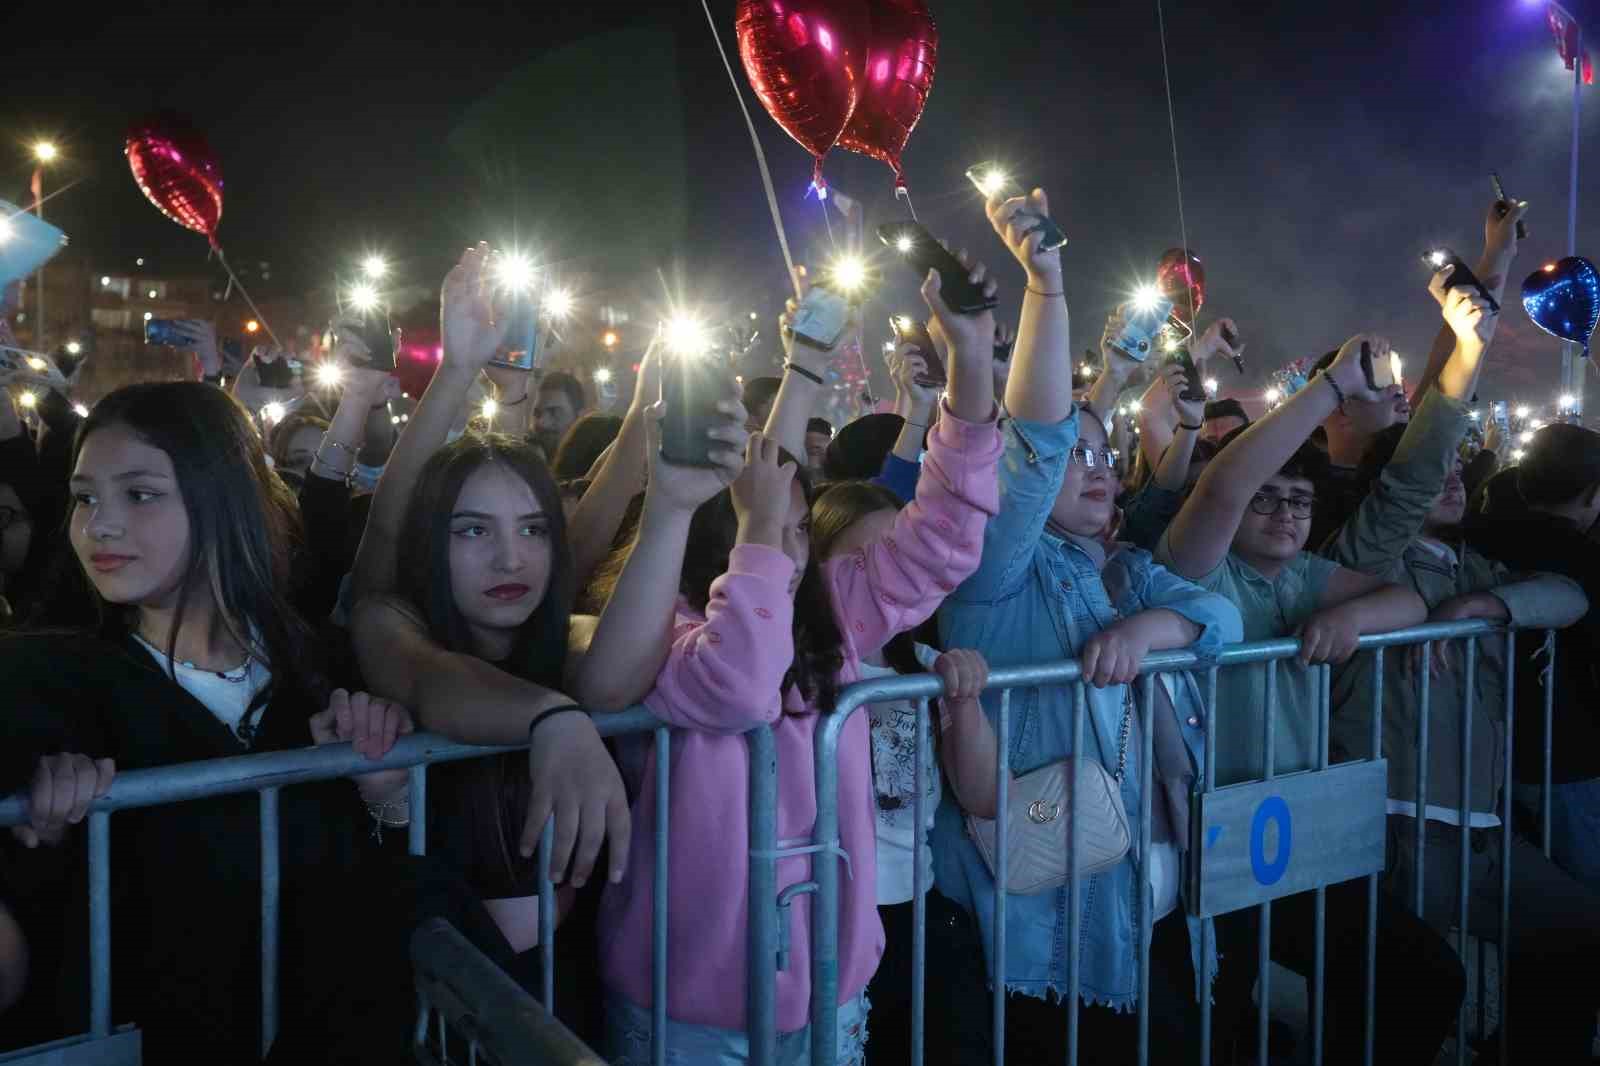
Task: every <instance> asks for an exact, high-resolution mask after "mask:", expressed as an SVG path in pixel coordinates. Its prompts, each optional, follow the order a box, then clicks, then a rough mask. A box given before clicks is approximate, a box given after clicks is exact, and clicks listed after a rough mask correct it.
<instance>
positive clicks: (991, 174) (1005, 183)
mask: <svg viewBox="0 0 1600 1066" xmlns="http://www.w3.org/2000/svg"><path fill="white" fill-rule="evenodd" d="M967 180H968V181H970V182H972V184H973V185H974V186H975V187H976V188H977V190H978V191H979V192H980V193H982V194H983V196H984V198H985V199H993V198H995V197H999V198H1000V199H1001V200H1012V199H1015V198H1016V197H1018V196H1026V195H1027V193H1025V192H1024V191H1023V189H1022V186H1020V185H1018V184H1017V183H1016V182H1014V181H1012V180H1011V179H1010V178H1005V177H998V175H997V172H996V171H995V170H994V169H993V168H992V167H986V166H983V165H981V164H980V165H979V166H975V167H968V168H967ZM1020 214H1022V215H1024V216H1026V217H1028V218H1031V219H1033V220H1034V223H1035V224H1034V227H1033V230H1032V231H1030V232H1034V231H1037V232H1041V233H1042V234H1043V235H1044V236H1043V239H1042V240H1041V241H1040V242H1039V250H1040V251H1042V252H1053V251H1056V250H1057V249H1059V248H1064V247H1066V244H1067V235H1066V234H1065V233H1063V232H1062V231H1061V227H1060V226H1058V225H1057V224H1056V220H1055V219H1053V218H1051V217H1050V216H1049V215H1041V214H1039V213H1038V212H1037V211H1023V212H1020Z"/></svg>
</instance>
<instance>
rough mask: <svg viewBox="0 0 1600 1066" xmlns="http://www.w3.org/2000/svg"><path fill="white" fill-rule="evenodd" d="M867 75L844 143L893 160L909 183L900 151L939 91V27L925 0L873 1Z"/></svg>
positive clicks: (897, 173) (897, 172)
mask: <svg viewBox="0 0 1600 1066" xmlns="http://www.w3.org/2000/svg"><path fill="white" fill-rule="evenodd" d="M865 6H866V8H867V10H868V13H869V15H868V21H869V23H870V26H869V29H868V38H867V64H866V74H865V77H863V78H862V82H861V99H860V101H859V102H858V103H857V104H856V110H855V114H853V115H851V116H850V124H849V125H848V126H846V127H845V128H844V132H843V133H841V134H840V135H839V147H840V148H847V149H849V150H850V151H852V152H860V153H861V154H862V155H870V156H872V157H873V158H874V159H881V160H883V161H884V162H885V163H887V164H889V167H890V169H892V170H893V171H894V177H895V183H896V184H897V185H904V184H905V178H904V176H903V174H902V172H901V169H900V154H901V153H902V152H904V151H905V148H906V141H907V140H909V139H910V137H911V131H912V130H914V129H916V128H917V120H918V119H920V118H921V117H922V109H923V108H924V107H926V106H927V104H928V94H929V93H930V92H932V91H933V71H934V68H935V67H937V66H938V63H939V28H938V27H937V26H935V25H934V23H933V16H932V15H930V14H929V13H928V6H927V5H926V4H924V3H923V2H922V0H869V2H868V3H867V4H866V5H865Z"/></svg>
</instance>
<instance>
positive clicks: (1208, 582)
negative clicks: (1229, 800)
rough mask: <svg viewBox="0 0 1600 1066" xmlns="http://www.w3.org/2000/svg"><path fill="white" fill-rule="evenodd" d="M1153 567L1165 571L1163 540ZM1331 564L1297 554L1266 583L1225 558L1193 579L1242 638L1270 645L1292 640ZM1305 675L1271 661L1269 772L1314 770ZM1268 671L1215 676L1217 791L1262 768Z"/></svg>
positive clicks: (1291, 664)
mask: <svg viewBox="0 0 1600 1066" xmlns="http://www.w3.org/2000/svg"><path fill="white" fill-rule="evenodd" d="M1156 561H1157V562H1159V563H1160V564H1161V565H1163V566H1167V567H1171V566H1172V551H1171V548H1170V547H1169V545H1168V543H1167V537H1166V536H1165V535H1163V536H1162V538H1161V543H1160V544H1158V545H1157V546H1156ZM1338 569H1339V566H1338V564H1337V563H1334V562H1332V561H1331V560H1328V559H1324V558H1322V557H1321V556H1318V555H1312V554H1311V553H1310V552H1301V553H1300V554H1299V555H1297V556H1295V558H1294V560H1293V561H1292V562H1290V563H1289V565H1287V566H1285V567H1284V568H1283V570H1282V572H1280V573H1279V574H1278V577H1277V580H1276V581H1269V580H1267V579H1266V578H1265V577H1263V576H1262V575H1261V574H1260V573H1259V572H1258V571H1257V570H1256V569H1255V568H1254V567H1252V566H1250V565H1249V564H1248V563H1246V562H1244V560H1242V559H1240V558H1239V557H1238V556H1237V555H1234V554H1233V553H1232V552H1229V553H1228V555H1227V558H1225V559H1223V560H1222V562H1221V563H1219V564H1218V565H1217V568H1216V569H1215V570H1213V571H1211V573H1209V574H1207V575H1205V576H1204V577H1202V578H1200V579H1198V580H1197V581H1195V584H1196V585H1199V586H1200V587H1201V588H1203V589H1205V590H1206V591H1207V592H1215V593H1217V594H1218V595H1219V596H1222V597H1224V598H1225V599H1228V600H1231V601H1232V602H1233V604H1234V606H1236V607H1238V608H1239V614H1240V616H1241V617H1242V618H1243V620H1244V639H1245V640H1246V641H1254V640H1275V639H1277V638H1278V637H1287V636H1292V635H1293V634H1294V631H1295V630H1296V629H1298V628H1299V626H1300V624H1301V623H1302V622H1304V621H1305V620H1306V619H1307V618H1308V617H1310V616H1311V615H1312V614H1313V613H1314V612H1315V611H1316V610H1317V605H1318V604H1319V603H1321V602H1322V593H1323V590H1324V589H1326V588H1327V587H1328V578H1329V577H1330V576H1332V574H1333V572H1334V571H1336V570H1338ZM1312 683H1313V678H1312V672H1311V671H1310V670H1307V669H1306V668H1304V667H1303V666H1301V665H1300V662H1299V660H1297V659H1288V660H1281V661H1280V662H1279V663H1278V691H1277V700H1276V702H1275V704H1274V707H1273V713H1274V714H1275V715H1276V716H1277V717H1276V720H1275V722H1274V728H1275V729H1276V731H1277V733H1276V736H1275V738H1274V744H1273V747H1274V749H1275V751H1274V754H1273V764H1272V769H1273V772H1274V773H1280V774H1282V773H1289V772H1291V771H1293V770H1309V769H1311V768H1312V767H1313V766H1315V765H1316V749H1315V744H1316V736H1317V722H1316V706H1317V704H1316V700H1315V698H1314V697H1315V690H1314V689H1313V688H1312ZM1266 705H1267V665H1266V664H1265V663H1252V664H1250V665H1248V666H1230V667H1227V668H1225V669H1222V670H1219V671H1218V672H1217V705H1216V712H1215V713H1216V715H1217V756H1216V759H1217V762H1216V765H1217V780H1216V784H1217V785H1219V786H1220V785H1233V784H1238V783H1239V782H1241V781H1254V780H1257V779H1258V778H1260V777H1261V775H1262V773H1263V770H1264V768H1265V765H1266V764H1265V760H1264V758H1263V756H1264V755H1265V752H1266V747H1265V745H1264V743H1263V741H1264V740H1265V739H1266V737H1265V727H1266V716H1265V714H1264V713H1263V708H1265V707H1266Z"/></svg>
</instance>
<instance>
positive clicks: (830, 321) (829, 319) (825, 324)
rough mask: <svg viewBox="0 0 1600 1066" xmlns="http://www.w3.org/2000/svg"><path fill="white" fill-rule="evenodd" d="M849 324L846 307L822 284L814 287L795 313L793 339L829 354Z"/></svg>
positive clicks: (847, 308) (848, 307) (840, 299)
mask: <svg viewBox="0 0 1600 1066" xmlns="http://www.w3.org/2000/svg"><path fill="white" fill-rule="evenodd" d="M849 321H850V305H849V304H848V303H846V302H845V298H844V297H843V296H840V295H839V294H838V293H836V292H834V291H833V290H832V289H830V288H828V287H827V286H826V285H820V284H814V285H812V286H811V288H810V289H809V290H807V292H806V295H805V298H804V299H802V300H801V301H800V306H799V307H798V308H797V309H796V310H795V313H794V322H793V324H792V325H791V327H790V328H791V329H793V331H794V339H795V340H797V341H800V342H801V343H802V344H805V345H807V346H809V347H812V348H819V349H821V350H822V351H830V350H832V348H833V346H834V345H836V344H838V343H839V338H840V337H841V336H843V334H844V329H845V326H846V325H848V324H849Z"/></svg>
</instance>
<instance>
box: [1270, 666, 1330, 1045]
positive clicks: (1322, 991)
mask: <svg viewBox="0 0 1600 1066" xmlns="http://www.w3.org/2000/svg"><path fill="white" fill-rule="evenodd" d="M1314 669H1315V675H1314V676H1315V678H1316V685H1315V689H1314V691H1315V693H1316V705H1317V763H1316V765H1317V769H1318V770H1326V769H1327V768H1328V740H1329V734H1330V733H1332V732H1333V723H1332V721H1331V720H1330V716H1331V714H1332V704H1333V700H1332V693H1331V692H1330V691H1329V690H1330V689H1331V687H1332V685H1333V668H1332V667H1330V666H1329V665H1328V664H1327V663H1323V664H1322V665H1321V666H1318V667H1315V668H1314ZM1279 846H1280V847H1281V846H1282V843H1281V842H1280V843H1279ZM1314 906H1315V908H1316V917H1315V933H1314V936H1315V941H1314V943H1313V945H1312V959H1311V1066H1322V1043H1323V1000H1324V998H1325V996H1326V993H1327V941H1328V890H1327V888H1326V887H1325V886H1322V885H1318V886H1317V889H1316V901H1315V904H1314Z"/></svg>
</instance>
